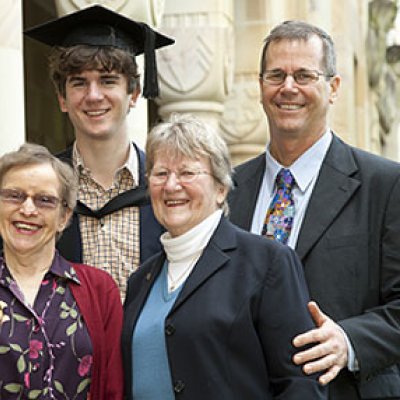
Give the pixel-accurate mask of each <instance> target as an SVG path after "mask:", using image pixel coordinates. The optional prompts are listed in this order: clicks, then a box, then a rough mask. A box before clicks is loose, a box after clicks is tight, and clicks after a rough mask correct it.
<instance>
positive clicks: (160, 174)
mask: <svg viewBox="0 0 400 400" xmlns="http://www.w3.org/2000/svg"><path fill="white" fill-rule="evenodd" d="M172 174H174V175H175V179H176V180H177V181H179V183H181V184H183V185H186V184H189V183H192V182H193V181H195V180H196V179H197V177H198V176H199V175H211V174H210V172H208V171H200V170H199V171H196V170H190V169H183V170H182V171H177V172H173V171H168V170H164V169H163V170H153V171H151V173H150V175H149V181H150V183H151V184H153V185H164V184H165V183H166V182H167V181H168V179H169V177H170V176H171V175H172Z"/></svg>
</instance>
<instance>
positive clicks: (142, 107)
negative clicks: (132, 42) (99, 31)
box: [55, 0, 164, 148]
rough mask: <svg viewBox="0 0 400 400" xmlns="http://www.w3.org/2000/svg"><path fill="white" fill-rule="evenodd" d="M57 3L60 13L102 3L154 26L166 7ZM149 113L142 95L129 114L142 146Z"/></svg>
mask: <svg viewBox="0 0 400 400" xmlns="http://www.w3.org/2000/svg"><path fill="white" fill-rule="evenodd" d="M55 4H56V7H57V11H58V14H59V15H64V14H67V13H70V12H73V11H77V10H78V9H81V8H84V7H87V6H90V5H94V4H101V5H104V6H105V7H108V8H110V9H112V10H114V11H116V12H118V13H120V14H123V15H125V16H127V17H129V18H131V19H134V20H135V21H142V22H146V23H147V24H149V25H150V26H152V27H154V28H157V26H158V24H159V23H160V21H161V16H162V14H163V9H164V0H135V1H132V0H102V1H95V0H55ZM157 57H158V55H157ZM136 60H137V63H138V66H139V70H140V72H141V79H143V76H144V72H143V56H138V57H137V59H136ZM142 87H143V85H142ZM147 113H148V112H147V100H146V99H144V98H143V97H140V98H139V99H138V101H137V103H136V107H135V108H134V109H131V111H130V113H129V115H128V126H129V133H130V137H131V138H132V140H134V141H135V143H136V144H138V146H139V147H141V148H143V147H144V145H145V142H146V137H147V131H148V118H147Z"/></svg>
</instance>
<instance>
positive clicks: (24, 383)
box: [0, 144, 123, 400]
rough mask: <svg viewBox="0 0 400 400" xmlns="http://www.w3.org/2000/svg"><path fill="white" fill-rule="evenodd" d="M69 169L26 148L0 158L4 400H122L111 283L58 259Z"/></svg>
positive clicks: (71, 198) (0, 379)
mask: <svg viewBox="0 0 400 400" xmlns="http://www.w3.org/2000/svg"><path fill="white" fill-rule="evenodd" d="M76 195H77V181H76V178H75V176H74V173H73V171H72V169H71V167H70V166H68V165H67V164H64V163H63V162H61V161H60V160H58V159H57V158H55V157H53V156H52V155H51V154H50V153H49V152H48V150H47V149H45V148H44V147H42V146H38V145H33V144H25V145H23V146H21V148H20V149H19V150H18V151H15V152H12V153H8V154H6V155H4V156H3V157H1V158H0V234H1V237H2V239H3V255H2V257H1V258H0V398H1V399H10V400H11V399H39V398H41V399H42V398H46V399H75V400H78V399H82V400H83V399H88V398H89V397H90V398H91V399H92V400H99V399H101V400H120V399H122V398H123V393H122V392H123V376H122V364H121V352H120V346H119V341H120V334H121V327H122V304H121V300H120V295H119V290H118V288H117V286H116V284H115V283H114V281H113V280H112V278H111V277H110V276H109V275H108V274H107V273H105V272H104V271H101V270H99V269H96V268H93V267H89V266H87V265H81V264H72V263H69V262H67V261H66V260H65V259H63V258H62V257H61V256H60V255H59V254H58V253H57V251H56V249H55V244H56V240H57V238H58V237H59V236H60V235H61V233H62V231H63V230H64V228H65V227H66V225H67V224H68V220H69V218H70V216H71V214H72V210H73V209H74V207H75V202H76Z"/></svg>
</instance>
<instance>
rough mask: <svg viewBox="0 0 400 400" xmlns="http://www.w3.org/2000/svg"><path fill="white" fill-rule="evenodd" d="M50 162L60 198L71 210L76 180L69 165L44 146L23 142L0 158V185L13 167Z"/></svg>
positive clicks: (75, 191) (74, 198)
mask: <svg viewBox="0 0 400 400" xmlns="http://www.w3.org/2000/svg"><path fill="white" fill-rule="evenodd" d="M38 164H50V165H51V166H52V167H53V170H54V172H55V173H56V175H57V178H58V180H59V182H60V193H59V195H60V198H61V200H62V201H63V202H64V203H65V205H66V207H68V208H69V209H70V210H73V209H74V208H75V205H76V199H77V194H78V180H77V177H76V175H75V173H74V171H73V169H72V167H71V166H69V165H68V164H66V163H64V162H63V161H61V160H59V159H58V158H56V157H54V156H53V155H52V154H51V153H50V152H49V150H47V148H46V147H44V146H40V145H38V144H33V143H25V144H23V145H22V146H21V147H20V148H19V149H18V150H16V151H12V152H10V153H7V154H4V155H3V156H2V157H1V158H0V186H1V185H2V183H3V179H4V175H5V174H6V173H7V172H8V171H10V170H11V169H13V168H17V167H25V166H29V165H38Z"/></svg>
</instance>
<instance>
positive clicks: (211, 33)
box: [157, 0, 234, 126]
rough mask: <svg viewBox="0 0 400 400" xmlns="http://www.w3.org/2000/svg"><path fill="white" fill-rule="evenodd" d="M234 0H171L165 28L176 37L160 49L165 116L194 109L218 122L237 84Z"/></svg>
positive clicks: (161, 111)
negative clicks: (225, 101)
mask: <svg viewBox="0 0 400 400" xmlns="http://www.w3.org/2000/svg"><path fill="white" fill-rule="evenodd" d="M232 12H233V7H232V1H231V0H203V1H201V2H200V1H197V2H191V1H187V0H174V1H167V2H166V6H165V13H164V16H163V22H162V30H163V32H165V33H167V34H170V35H171V36H173V37H174V38H175V39H176V43H175V45H174V46H171V47H169V48H166V49H162V50H161V51H160V52H159V54H160V57H159V71H160V75H159V78H160V83H161V96H160V98H159V99H158V100H157V104H158V105H159V110H158V112H159V115H160V116H161V118H162V119H165V118H167V117H168V116H169V115H170V114H171V113H174V112H178V113H191V114H193V115H197V116H198V117H200V118H202V119H204V120H206V121H207V122H209V123H211V124H212V125H214V126H218V124H219V119H220V116H221V115H222V113H223V110H224V100H225V98H226V95H227V93H228V91H229V89H230V86H231V83H232V73H233V43H234V38H233V29H232V17H233V15H232Z"/></svg>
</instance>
